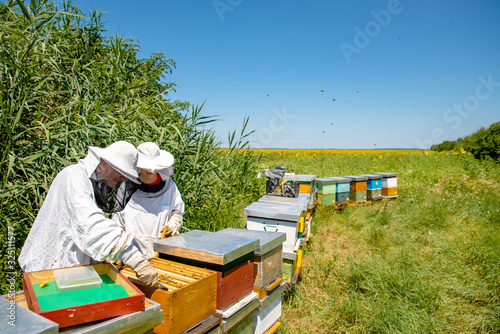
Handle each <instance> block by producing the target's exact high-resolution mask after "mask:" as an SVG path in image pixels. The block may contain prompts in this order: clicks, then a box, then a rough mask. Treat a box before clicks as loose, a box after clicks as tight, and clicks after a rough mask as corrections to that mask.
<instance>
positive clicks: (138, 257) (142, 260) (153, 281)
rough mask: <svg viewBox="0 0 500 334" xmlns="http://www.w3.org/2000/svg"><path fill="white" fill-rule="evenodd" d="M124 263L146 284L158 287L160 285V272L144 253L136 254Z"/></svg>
mask: <svg viewBox="0 0 500 334" xmlns="http://www.w3.org/2000/svg"><path fill="white" fill-rule="evenodd" d="M123 263H124V264H125V265H126V266H127V267H129V268H130V269H132V270H133V271H135V274H136V275H137V278H138V279H139V280H140V281H141V282H142V283H144V284H147V285H151V286H156V285H157V284H158V270H156V268H155V267H153V266H152V265H151V264H150V263H149V261H148V259H146V257H145V256H144V255H142V253H140V252H135V253H134V254H133V255H132V256H130V257H129V258H128V259H127V260H123Z"/></svg>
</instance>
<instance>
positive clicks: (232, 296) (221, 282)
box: [153, 230, 260, 333]
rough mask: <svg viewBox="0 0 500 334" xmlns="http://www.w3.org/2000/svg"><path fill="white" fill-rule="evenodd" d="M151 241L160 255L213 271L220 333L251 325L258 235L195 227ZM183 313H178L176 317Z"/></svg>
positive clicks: (256, 305) (256, 304) (257, 300)
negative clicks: (252, 236) (200, 229)
mask: <svg viewBox="0 0 500 334" xmlns="http://www.w3.org/2000/svg"><path fill="white" fill-rule="evenodd" d="M153 244H154V249H155V251H156V252H159V255H160V258H162V259H166V260H169V261H175V262H177V263H182V264H185V265H190V266H195V267H198V268H205V269H208V270H211V271H214V272H216V274H217V287H216V289H214V291H213V293H215V295H216V305H217V310H219V313H221V314H222V326H221V327H222V328H221V330H222V332H223V333H227V332H229V331H231V330H233V329H234V328H235V327H237V326H243V327H248V323H250V325H251V323H252V320H251V318H252V312H253V311H254V310H255V309H256V308H257V307H258V306H259V298H258V294H257V293H255V292H253V285H254V251H255V250H256V249H257V248H259V247H260V242H259V240H258V239H256V238H245V237H240V236H236V235H229V234H221V233H214V232H208V231H197V230H195V231H190V232H187V233H183V234H181V235H178V236H174V237H170V238H166V239H162V240H157V241H155V242H154V243H153ZM190 298H197V297H196V296H186V299H187V300H189V299H190ZM190 311H194V309H192V310H190ZM188 313H189V312H188ZM188 313H186V315H187V314H188ZM186 315H179V319H184V316H186ZM248 318H250V320H248Z"/></svg>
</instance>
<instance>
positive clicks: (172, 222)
mask: <svg viewBox="0 0 500 334" xmlns="http://www.w3.org/2000/svg"><path fill="white" fill-rule="evenodd" d="M181 227H182V216H180V215H173V216H172V217H170V219H169V221H168V223H167V225H165V228H166V233H165V236H167V237H169V236H171V235H176V234H179V231H180V230H181Z"/></svg>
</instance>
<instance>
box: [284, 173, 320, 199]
mask: <svg viewBox="0 0 500 334" xmlns="http://www.w3.org/2000/svg"><path fill="white" fill-rule="evenodd" d="M283 179H285V180H287V181H290V182H298V183H299V193H301V194H311V193H312V192H313V191H314V180H316V175H308V174H292V175H285V176H284V177H283Z"/></svg>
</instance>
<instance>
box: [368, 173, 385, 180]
mask: <svg viewBox="0 0 500 334" xmlns="http://www.w3.org/2000/svg"><path fill="white" fill-rule="evenodd" d="M364 176H366V177H367V178H368V180H381V179H382V175H380V174H365V175H364Z"/></svg>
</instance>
